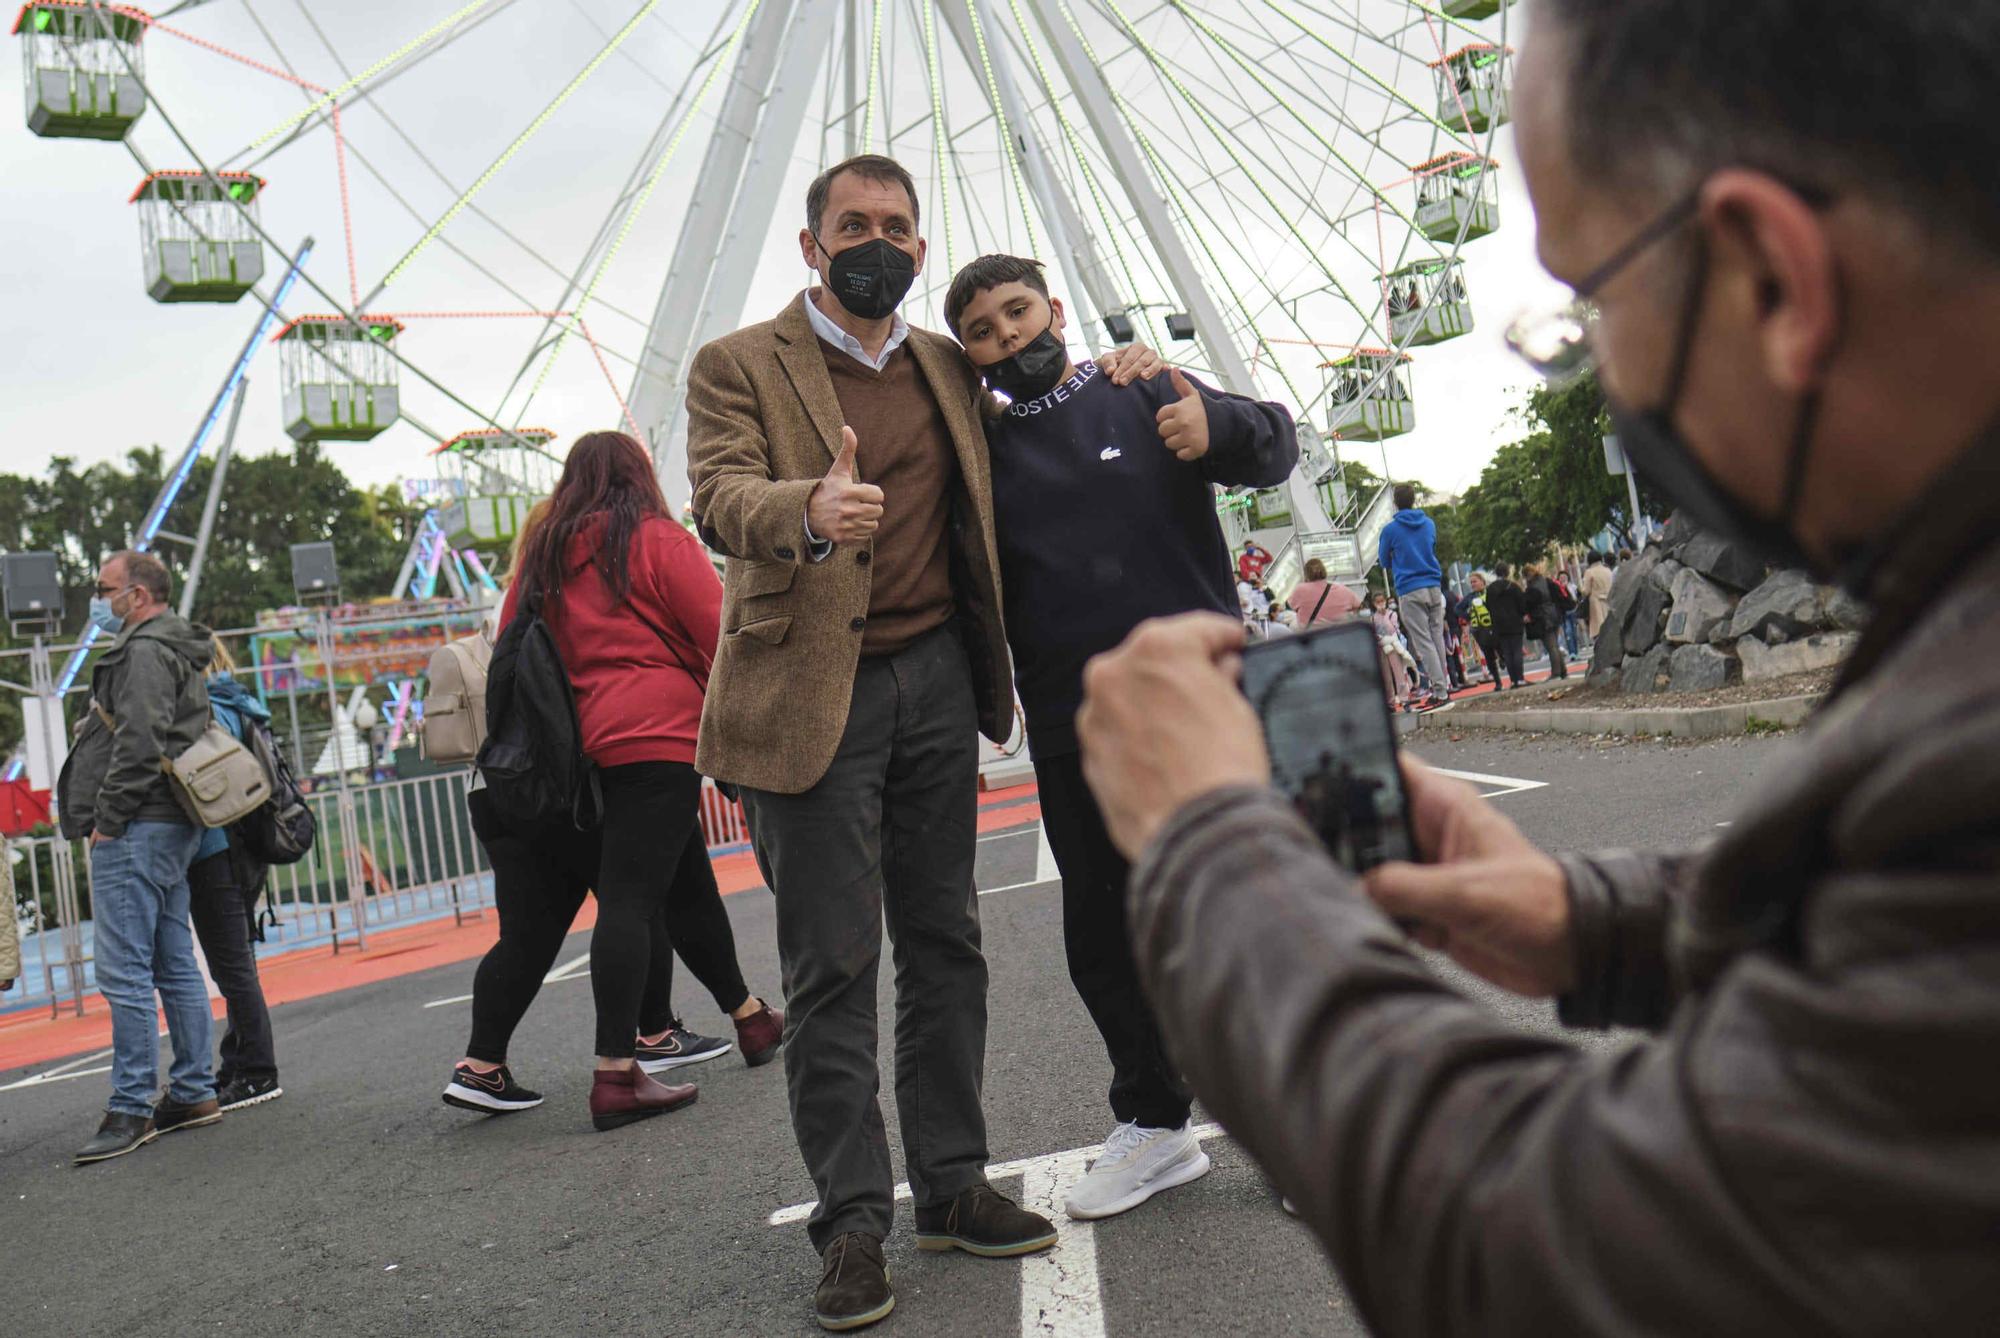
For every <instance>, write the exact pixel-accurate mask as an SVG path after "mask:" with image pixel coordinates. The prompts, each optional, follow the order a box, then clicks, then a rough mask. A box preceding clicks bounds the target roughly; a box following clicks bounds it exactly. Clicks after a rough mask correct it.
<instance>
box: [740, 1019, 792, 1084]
mask: <svg viewBox="0 0 2000 1338" xmlns="http://www.w3.org/2000/svg"><path fill="white" fill-rule="evenodd" d="M784 1043H785V1015H784V1014H783V1013H781V1012H779V1011H778V1010H777V1009H775V1008H773V1007H771V1005H769V1004H765V1005H764V1006H763V1007H761V1008H759V1009H758V1010H757V1011H756V1012H754V1013H752V1014H751V1015H750V1016H749V1017H746V1018H741V1019H739V1020H738V1021H737V1023H736V1048H737V1049H738V1050H740V1051H742V1052H743V1062H744V1063H746V1064H748V1065H749V1066H750V1067H751V1068H753V1069H754V1068H756V1067H757V1066H758V1065H760V1064H768V1063H770V1062H771V1061H772V1060H773V1059H776V1058H777V1057H778V1049H779V1047H780V1046H782V1045H783V1044H784Z"/></svg>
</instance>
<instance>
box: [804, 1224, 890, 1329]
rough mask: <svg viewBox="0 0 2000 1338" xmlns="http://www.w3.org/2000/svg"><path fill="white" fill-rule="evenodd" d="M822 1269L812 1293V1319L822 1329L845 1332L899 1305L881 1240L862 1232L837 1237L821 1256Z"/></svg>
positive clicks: (882, 1316)
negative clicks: (892, 1287)
mask: <svg viewBox="0 0 2000 1338" xmlns="http://www.w3.org/2000/svg"><path fill="white" fill-rule="evenodd" d="M820 1262H821V1265H822V1268H823V1271H822V1272H821V1274H820V1279H819V1290H818V1291H816V1292H814V1293H813V1318H814V1319H816V1320H818V1321H819V1326H820V1327H821V1328H822V1329H827V1330H829V1331H831V1332H833V1333H845V1332H846V1331H847V1330H849V1329H864V1328H866V1327H868V1326H869V1325H870V1324H874V1323H877V1322H878V1321H880V1320H884V1319H887V1318H888V1317H889V1312H890V1311H891V1310H894V1309H895V1308H896V1294H895V1293H894V1292H892V1291H890V1290H889V1269H888V1267H887V1266H886V1265H885V1264H884V1263H883V1262H882V1242H881V1241H879V1240H876V1239H875V1238H874V1237H873V1236H870V1235H866V1234H864V1233H862V1232H859V1231H844V1232H842V1233H841V1234H840V1235H838V1236H835V1237H834V1238H833V1241H832V1243H831V1244H829V1245H828V1246H827V1247H826V1252H825V1253H824V1254H822V1255H820Z"/></svg>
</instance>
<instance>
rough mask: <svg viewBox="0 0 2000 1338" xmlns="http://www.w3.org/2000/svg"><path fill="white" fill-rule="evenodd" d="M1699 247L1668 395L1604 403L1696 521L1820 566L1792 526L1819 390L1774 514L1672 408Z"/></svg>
mask: <svg viewBox="0 0 2000 1338" xmlns="http://www.w3.org/2000/svg"><path fill="white" fill-rule="evenodd" d="M1696 246H1697V247H1698V248H1699V249H1698V251H1697V259H1696V261H1695V269H1694V278H1693V281H1692V284H1691V287H1690V289H1689V292H1688V298H1687V302H1686V305H1685V306H1684V308H1683V310H1682V314H1681V324H1680V332H1679V335H1678V343H1677V344H1676V346H1675V350H1674V362H1673V370H1672V371H1671V372H1670V373H1669V375H1668V377H1667V396H1666V401H1665V402H1664V403H1663V404H1662V405H1661V406H1660V407H1659V408H1657V409H1648V410H1644V411H1636V410H1632V409H1628V408H1626V407H1625V406H1623V405H1621V404H1619V403H1618V401H1617V400H1616V399H1614V398H1613V397H1612V396H1611V395H1610V394H1608V393H1607V394H1606V395H1605V407H1606V408H1607V409H1608V410H1609V412H1610V414H1611V429H1612V431H1613V432H1615V433H1617V435H1618V444H1619V446H1620V447H1622V448H1623V449H1624V452H1625V454H1626V455H1627V456H1628V457H1629V458H1630V459H1631V461H1632V467H1633V468H1634V469H1636V470H1637V471H1638V473H1639V476H1640V477H1641V478H1643V479H1645V480H1646V482H1647V484H1648V485H1649V486H1651V487H1654V488H1657V489H1659V490H1660V492H1662V493H1664V494H1665V495H1666V497H1667V500H1668V501H1670V502H1672V503H1673V504H1674V506H1675V508H1676V509H1677V510H1678V511H1679V512H1680V513H1681V514H1683V515H1685V516H1686V517H1687V518H1688V519H1689V520H1690V521H1692V522H1693V523H1694V524H1695V525H1696V526H1698V527H1699V528H1701V529H1704V530H1709V531H1711V532H1713V533H1716V534H1719V535H1722V536H1724V537H1726V538H1730V539H1735V540H1737V541H1738V542H1740V543H1743V544H1745V545H1747V546H1749V547H1750V548H1752V549H1755V550H1757V551H1758V552H1759V553H1760V554H1761V555H1762V556H1764V558H1765V559H1766V560H1767V561H1769V562H1770V563H1771V564H1772V565H1774V566H1784V567H1812V566H1816V565H1817V564H1815V563H1813V562H1812V561H1811V560H1810V559H1809V558H1808V557H1807V556H1806V553H1805V550H1804V547H1803V546H1802V545H1801V544H1800V543H1799V541H1798V537H1797V536H1796V535H1795V534H1794V533H1793V532H1792V528H1791V524H1790V520H1791V517H1792V516H1793V515H1795V514H1796V513H1797V511H1798V505H1799V497H1800V495H1801V493H1802V492H1803V490H1804V487H1805V478H1806V463H1807V461H1808V459H1809V458H1810V456H1811V453H1812V434H1813V428H1814V427H1815V426H1816V424H1817V423H1818V420H1819V392H1818V391H1817V390H1814V391H1811V392H1809V393H1808V394H1807V396H1806V399H1805V403H1804V404H1802V405H1801V406H1800V408H1799V419H1798V425H1797V427H1796V428H1795V429H1794V431H1793V435H1792V450H1791V456H1790V458H1789V459H1788V460H1787V462H1786V465H1785V492H1784V500H1783V501H1782V502H1781V503H1780V504H1779V507H1778V514H1777V515H1776V516H1775V517H1771V516H1760V515H1758V514H1757V513H1756V512H1755V511H1753V510H1751V509H1750V507H1749V506H1747V505H1745V504H1744V503H1743V501H1742V500H1740V499H1739V498H1738V497H1737V496H1736V495H1735V494H1734V493H1732V492H1731V491H1730V490H1729V489H1728V488H1727V487H1725V486H1724V485H1723V484H1722V482H1721V481H1720V480H1718V479H1717V478H1716V477H1715V476H1714V475H1713V474H1711V473H1709V471H1708V468H1707V467H1706V466H1705V465H1703V464H1702V463H1701V460H1700V459H1699V458H1698V457H1697V456H1696V455H1695V453H1694V452H1693V451H1692V450H1690V449H1689V448H1688V444H1687V442H1686V440H1685V439H1684V438H1683V437H1682V436H1681V434H1680V429H1678V428H1676V427H1675V426H1674V410H1675V409H1676V408H1677V407H1679V404H1680V397H1681V391H1682V389H1683V388H1684V386H1685V384H1686V382H1687V372H1688V363H1689V361H1690V360H1691V359H1692V357H1693V354H1694V336H1695V329H1696V327H1697V326H1698V325H1699V324H1700V318H1701V305H1702V300H1703V298H1704V296H1705V294H1706V292H1707V289H1708V247H1707V245H1706V243H1705V242H1700V241H1697V242H1696ZM1816 574H1819V575H1822V576H1824V575H1827V574H1829V573H1825V572H1819V573H1816Z"/></svg>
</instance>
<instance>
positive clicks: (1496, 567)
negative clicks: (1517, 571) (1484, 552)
mask: <svg viewBox="0 0 2000 1338" xmlns="http://www.w3.org/2000/svg"><path fill="white" fill-rule="evenodd" d="M1508 570H1509V568H1508V566H1507V564H1506V563H1504V562H1496V563H1494V564H1493V574H1494V576H1496V577H1498V578H1499V579H1500V580H1503V581H1504V580H1506V579H1507V572H1508Z"/></svg>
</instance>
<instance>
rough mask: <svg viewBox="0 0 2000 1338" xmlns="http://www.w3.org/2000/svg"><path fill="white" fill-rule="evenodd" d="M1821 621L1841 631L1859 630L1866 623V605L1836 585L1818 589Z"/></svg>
mask: <svg viewBox="0 0 2000 1338" xmlns="http://www.w3.org/2000/svg"><path fill="white" fill-rule="evenodd" d="M1819 607H1820V616H1821V621H1823V622H1824V623H1825V624H1826V625H1827V626H1829V627H1832V628H1834V629H1836V630H1838V631H1842V632H1859V631H1860V630H1861V629H1862V628H1864V627H1866V626H1867V625H1868V606H1867V605H1866V604H1863V603H1862V602H1861V601H1860V600H1858V599H1856V598H1855V597H1854V596H1853V595H1850V594H1848V593H1847V592H1846V591H1845V590H1842V589H1841V588H1840V587H1839V586H1837V585H1823V586H1821V587H1820V591H1819Z"/></svg>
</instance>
